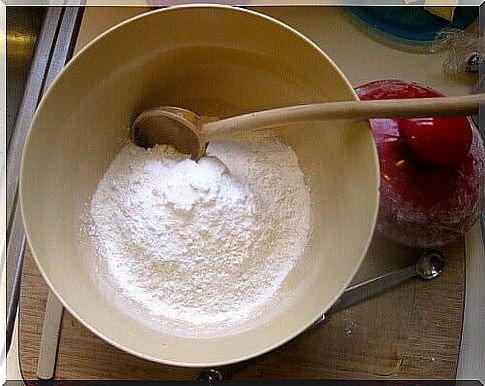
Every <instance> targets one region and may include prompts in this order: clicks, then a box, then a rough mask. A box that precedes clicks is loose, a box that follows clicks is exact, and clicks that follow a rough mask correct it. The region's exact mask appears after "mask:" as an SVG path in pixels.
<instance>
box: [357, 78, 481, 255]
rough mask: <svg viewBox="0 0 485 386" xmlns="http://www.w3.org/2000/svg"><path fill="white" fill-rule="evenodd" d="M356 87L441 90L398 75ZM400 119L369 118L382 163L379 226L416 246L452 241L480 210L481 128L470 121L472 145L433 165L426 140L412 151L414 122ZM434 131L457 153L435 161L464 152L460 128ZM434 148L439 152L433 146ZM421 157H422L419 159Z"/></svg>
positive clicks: (396, 93) (365, 95) (390, 95)
mask: <svg viewBox="0 0 485 386" xmlns="http://www.w3.org/2000/svg"><path fill="white" fill-rule="evenodd" d="M356 91H357V94H358V95H359V97H360V98H361V99H363V100H365V99H396V98H417V97H423V98H425V97H435V96H442V95H441V94H439V93H437V92H436V91H434V90H432V89H430V88H428V87H425V86H421V85H419V84H417V83H410V82H405V81H399V80H389V81H387V80H383V81H376V82H371V83H368V84H365V85H362V86H360V87H357V88H356ZM447 119H448V118H447ZM398 124H399V121H398V120H397V119H371V120H370V125H371V128H372V132H373V134H374V138H375V141H376V145H377V151H378V154H379V164H380V169H381V187H380V193H381V195H380V209H379V217H378V221H377V231H378V232H379V233H380V234H382V235H383V236H385V237H387V238H389V239H391V240H394V241H396V242H398V243H400V244H404V245H408V246H412V247H421V248H429V247H441V246H443V245H446V244H449V243H452V242H454V241H456V240H458V239H459V238H460V237H461V236H462V235H463V234H464V233H465V232H466V231H467V230H468V229H470V227H471V226H472V225H473V224H474V223H475V221H476V220H477V218H478V215H479V213H480V199H481V196H482V195H483V186H484V185H483V177H484V164H485V150H484V147H483V142H482V140H481V137H480V134H479V133H478V131H477V130H475V129H472V128H471V127H470V126H468V128H469V129H470V136H471V140H470V142H471V145H470V146H469V151H468V152H467V154H466V155H465V156H464V157H463V158H462V160H461V161H456V162H457V163H456V164H455V165H454V166H447V167H445V168H443V167H440V168H435V167H429V166H424V164H425V162H428V165H429V157H428V158H426V154H425V153H426V152H427V151H423V149H424V148H425V147H426V146H428V145H426V146H424V145H423V147H419V150H420V152H415V153H416V155H413V156H411V155H410V154H411V153H412V149H410V146H409V142H410V140H411V142H412V138H406V135H408V136H409V137H412V134H411V132H412V130H414V129H416V127H412V126H411V125H410V126H409V127H407V128H404V130H403V126H405V125H403V124H402V122H401V125H400V126H401V127H399V125H398ZM461 124H463V121H462V122H461ZM440 125H441V126H438V127H441V128H442V127H443V126H445V127H446V124H442V123H440ZM452 126H453V127H454V128H456V127H458V125H456V126H455V125H452ZM434 129H436V127H434V128H433V130H434ZM406 130H408V131H407V132H406ZM400 131H401V133H400ZM452 131H453V130H452ZM465 131H466V130H465ZM404 132H406V133H404ZM402 134H404V135H402ZM421 134H422V133H420V135H421ZM434 134H435V135H436V137H440V139H438V141H439V143H440V146H442V147H441V149H443V148H444V147H447V148H448V150H447V152H448V153H453V154H446V156H447V157H444V158H439V159H438V158H437V157H435V158H433V159H432V160H431V162H432V163H433V165H436V164H437V163H438V164H440V165H443V164H444V163H446V164H447V165H450V164H451V161H450V159H451V158H453V159H455V160H457V159H458V158H459V156H458V155H461V154H463V153H464V152H465V150H464V149H466V147H467V142H468V139H467V138H468V137H467V135H463V133H462V132H460V133H458V134H457V133H456V132H454V134H453V135H450V136H449V137H448V136H447V135H444V137H446V138H444V139H441V135H438V134H439V133H437V132H434ZM462 135H463V137H462ZM453 136H456V137H458V139H457V140H456V143H458V142H459V143H460V145H459V146H457V147H460V149H459V151H458V149H457V150H455V149H452V150H449V149H450V147H451V146H450V145H451V144H452V143H453V141H454V140H451V139H450V138H451V137H453ZM406 139H408V141H406ZM424 142H425V143H426V141H424ZM429 146H431V145H429ZM416 148H417V146H416ZM410 150H411V151H410ZM441 151H443V150H440V152H441ZM417 153H420V154H424V157H423V156H422V158H424V159H422V158H421V159H420V158H419V156H417ZM432 153H433V154H436V152H435V151H433V152H432ZM440 157H441V156H440ZM417 159H419V160H420V161H419V162H417ZM449 161H450V162H449Z"/></svg>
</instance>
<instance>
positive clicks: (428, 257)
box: [416, 250, 445, 280]
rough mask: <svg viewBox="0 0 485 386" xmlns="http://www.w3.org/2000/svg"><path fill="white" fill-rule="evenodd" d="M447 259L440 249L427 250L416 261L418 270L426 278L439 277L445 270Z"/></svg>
mask: <svg viewBox="0 0 485 386" xmlns="http://www.w3.org/2000/svg"><path fill="white" fill-rule="evenodd" d="M444 265H445V259H444V257H443V254H442V253H441V252H439V251H434V250H432V251H427V252H425V253H423V254H422V255H421V257H420V258H419V260H418V261H417V262H416V272H417V274H418V275H419V276H421V278H423V279H425V280H432V279H435V278H437V277H438V276H439V275H441V273H442V272H443V267H444Z"/></svg>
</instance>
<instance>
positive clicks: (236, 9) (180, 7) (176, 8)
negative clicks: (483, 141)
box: [18, 3, 380, 368]
mask: <svg viewBox="0 0 485 386" xmlns="http://www.w3.org/2000/svg"><path fill="white" fill-rule="evenodd" d="M195 8H206V9H224V10H226V11H229V12H237V13H247V14H250V15H252V16H255V17H257V18H262V19H265V20H266V21H268V22H270V23H273V24H276V25H277V26H278V27H280V28H282V29H284V30H286V31H287V32H289V33H291V34H293V35H296V36H297V37H298V38H299V39H301V40H302V41H303V43H305V44H307V45H309V46H310V47H311V48H313V50H314V51H315V52H316V53H318V55H320V56H321V57H322V58H323V59H324V60H325V61H326V62H327V63H328V64H329V65H330V66H331V67H332V68H333V70H334V71H335V72H336V73H337V74H338V75H339V76H340V78H341V79H342V80H343V81H344V83H345V84H346V86H347V88H348V91H349V92H350V93H351V95H352V97H353V98H354V100H358V99H359V97H358V95H357V93H356V91H355V90H354V88H353V87H352V85H351V84H350V82H349V80H348V79H347V77H346V76H345V75H344V73H343V72H342V71H341V70H340V68H338V66H337V65H336V64H335V63H334V62H333V60H332V59H331V58H330V57H329V56H328V55H327V54H326V53H325V52H324V51H323V50H322V49H321V48H320V47H318V46H317V45H316V44H315V43H314V42H313V41H312V40H310V39H309V38H308V37H306V36H305V35H303V34H302V33H301V32H299V31H297V30H296V29H294V28H293V27H290V26H289V25H287V24H285V23H284V22H282V21H280V20H277V19H275V18H273V17H271V16H268V15H265V14H262V13H260V12H256V11H253V10H251V9H247V8H240V7H235V6H232V5H222V4H209V3H199V4H188V5H187V4H185V5H175V6H169V7H167V8H161V9H155V10H152V11H148V12H144V13H142V14H140V15H136V16H134V17H131V18H129V19H127V20H124V21H122V22H120V23H118V24H116V25H114V26H113V27H111V28H109V29H108V30H106V31H104V32H103V33H101V34H100V35H98V36H97V37H95V38H94V39H93V40H92V41H90V42H89V43H88V44H86V45H85V46H84V47H83V48H82V49H81V50H79V51H78V53H77V54H76V55H75V56H74V57H73V58H72V59H71V60H70V61H69V62H68V63H67V65H66V66H65V67H64V68H63V69H62V71H61V72H60V73H59V75H58V76H57V77H56V78H55V79H54V81H53V82H52V84H51V86H50V87H49V88H48V90H47V92H46V93H45V94H44V95H43V97H42V99H41V101H40V103H39V105H38V106H37V108H36V111H35V114H34V117H33V119H32V122H31V125H30V127H29V132H28V134H27V136H26V139H25V144H24V149H23V152H22V159H21V165H20V173H19V191H18V194H19V203H20V209H21V215H22V216H21V217H22V222H23V226H24V230H25V235H26V238H27V242H28V243H29V247H30V251H31V254H32V257H33V259H34V261H35V263H36V265H37V268H38V269H39V272H40V274H41V276H42V278H43V279H44V281H45V282H46V283H47V285H48V287H49V289H50V291H52V292H53V293H54V294H55V296H56V297H57V299H58V300H59V301H60V302H61V303H62V305H63V307H64V308H65V309H66V310H67V311H68V312H69V313H70V314H71V315H72V316H73V317H74V318H75V319H76V320H77V321H78V322H79V323H81V325H83V326H84V327H85V328H87V329H88V330H89V331H91V332H92V333H93V334H94V335H96V336H97V337H99V338H101V339H102V340H104V341H105V342H108V343H109V344H111V345H112V346H114V347H116V348H118V349H120V350H122V351H124V352H127V353H129V354H131V355H134V356H135V357H138V358H142V359H145V360H149V361H152V362H155V363H160V364H166V365H171V366H176V367H188V368H211V367H220V366H225V365H231V364H235V363H240V362H243V361H246V360H249V359H252V358H256V357H258V356H261V355H263V354H265V353H268V352H270V351H273V350H274V349H276V348H278V347H280V346H282V345H283V344H285V343H287V342H289V341H290V340H292V339H294V338H295V337H297V336H298V335H300V334H301V333H302V332H304V331H305V330H306V329H308V328H309V327H311V326H312V325H313V323H314V322H315V321H314V320H309V321H308V322H307V323H305V324H303V325H302V327H301V328H299V329H296V330H294V331H293V332H292V333H291V334H288V335H285V336H284V337H283V338H280V339H277V340H275V342H274V343H273V344H272V345H269V346H267V347H265V348H261V349H259V350H258V351H254V352H252V353H249V354H246V355H240V356H238V357H235V358H232V359H228V360H219V361H213V362H197V361H179V360H171V359H163V358H160V357H155V356H152V355H148V354H143V353H141V352H137V351H135V350H133V349H131V348H129V347H126V346H124V345H122V344H120V343H119V342H116V341H114V340H113V339H111V338H109V337H108V336H106V335H105V334H104V333H102V332H101V331H98V329H96V328H95V327H93V326H91V325H90V324H89V323H88V322H87V321H85V320H84V319H83V318H82V317H81V316H79V315H78V314H77V313H76V311H75V310H74V309H72V308H71V307H70V305H69V304H68V303H67V302H66V301H65V300H64V299H63V297H62V296H61V294H60V293H59V292H58V291H57V289H56V288H55V287H54V285H53V284H52V283H51V281H50V280H49V278H48V276H47V274H46V273H45V271H44V269H43V268H42V264H41V263H40V260H39V258H38V256H37V252H36V250H35V247H34V246H33V245H32V243H31V236H30V232H29V227H28V226H27V220H26V217H27V214H26V213H25V211H24V208H25V195H24V194H23V189H24V184H25V183H24V182H23V181H24V178H25V177H24V175H25V169H26V161H25V158H26V157H25V154H27V153H28V148H29V147H30V142H31V141H30V139H31V134H32V130H31V129H32V127H35V125H36V121H37V119H38V115H39V112H40V111H42V110H43V109H42V107H43V105H44V104H45V103H46V101H47V100H48V99H49V96H50V94H51V93H52V92H53V90H55V89H56V87H55V86H56V85H57V84H58V83H59V82H61V79H63V78H64V76H65V73H66V72H67V71H68V70H69V68H70V67H71V66H72V65H73V64H74V63H75V62H76V61H77V60H78V58H80V57H82V56H84V55H86V53H87V52H89V50H91V47H93V46H95V45H97V44H99V42H100V41H101V40H103V39H105V38H106V36H108V35H110V34H111V33H112V32H113V31H115V30H118V29H120V28H123V27H124V26H126V25H129V24H131V23H134V22H136V21H138V20H139V19H143V18H148V17H151V16H152V15H153V14H158V13H171V12H179V11H183V10H184V9H195ZM363 122H364V123H365V124H366V126H367V128H368V131H369V133H370V135H371V138H372V142H373V144H374V146H373V147H372V158H373V164H374V173H375V176H376V179H375V184H374V197H375V198H374V200H373V201H374V208H373V213H372V218H371V225H372V226H371V231H370V232H369V235H368V238H367V240H366V242H365V245H364V248H363V250H362V254H361V256H360V257H359V259H358V264H356V266H355V268H354V270H353V272H352V274H351V275H350V276H349V279H348V280H347V282H346V283H345V285H344V286H342V288H341V289H340V291H338V292H337V293H336V295H335V296H334V297H333V299H332V301H331V302H330V303H329V304H328V306H327V309H325V310H322V312H321V313H320V314H319V315H318V316H321V314H322V313H324V312H326V311H327V310H328V308H330V307H331V305H332V304H334V303H335V302H336V301H337V300H338V299H339V298H340V296H341V295H342V293H343V292H344V290H345V288H346V287H347V286H348V285H349V284H350V282H351V281H352V279H353V277H354V276H355V274H356V273H357V271H358V269H359V268H360V266H361V264H362V261H363V260H364V258H365V256H366V254H367V251H368V249H369V246H370V243H371V241H372V238H373V234H374V230H375V227H376V222H377V215H378V210H379V199H380V193H379V186H380V169H379V159H378V153H377V147H376V145H375V140H374V138H373V136H372V131H371V127H370V123H369V121H363Z"/></svg>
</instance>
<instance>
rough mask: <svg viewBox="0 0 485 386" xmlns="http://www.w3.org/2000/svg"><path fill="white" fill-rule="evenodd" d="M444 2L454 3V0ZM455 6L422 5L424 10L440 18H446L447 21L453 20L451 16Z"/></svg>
mask: <svg viewBox="0 0 485 386" xmlns="http://www.w3.org/2000/svg"><path fill="white" fill-rule="evenodd" d="M445 2H446V3H449V4H450V5H451V4H456V1H453V0H451V1H445ZM455 8H456V7H424V9H425V10H426V11H428V12H429V13H432V14H433V15H436V16H439V17H441V18H442V19H446V20H448V21H453V16H454V15H455Z"/></svg>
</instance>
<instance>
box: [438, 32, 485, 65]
mask: <svg viewBox="0 0 485 386" xmlns="http://www.w3.org/2000/svg"><path fill="white" fill-rule="evenodd" d="M484 48H485V39H484V38H483V37H482V38H479V37H478V36H477V35H474V34H471V33H469V32H466V31H463V30H461V29H457V28H444V29H442V30H441V31H440V32H439V33H438V34H437V36H436V39H435V41H434V42H433V43H431V44H430V45H429V51H430V52H436V51H441V50H445V51H447V55H446V58H445V60H444V62H443V64H442V67H443V72H444V73H445V74H448V75H458V74H462V73H464V72H467V71H472V72H476V71H478V66H479V65H480V63H481V62H483V60H484V55H483V54H482V53H483V52H485V50H484Z"/></svg>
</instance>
